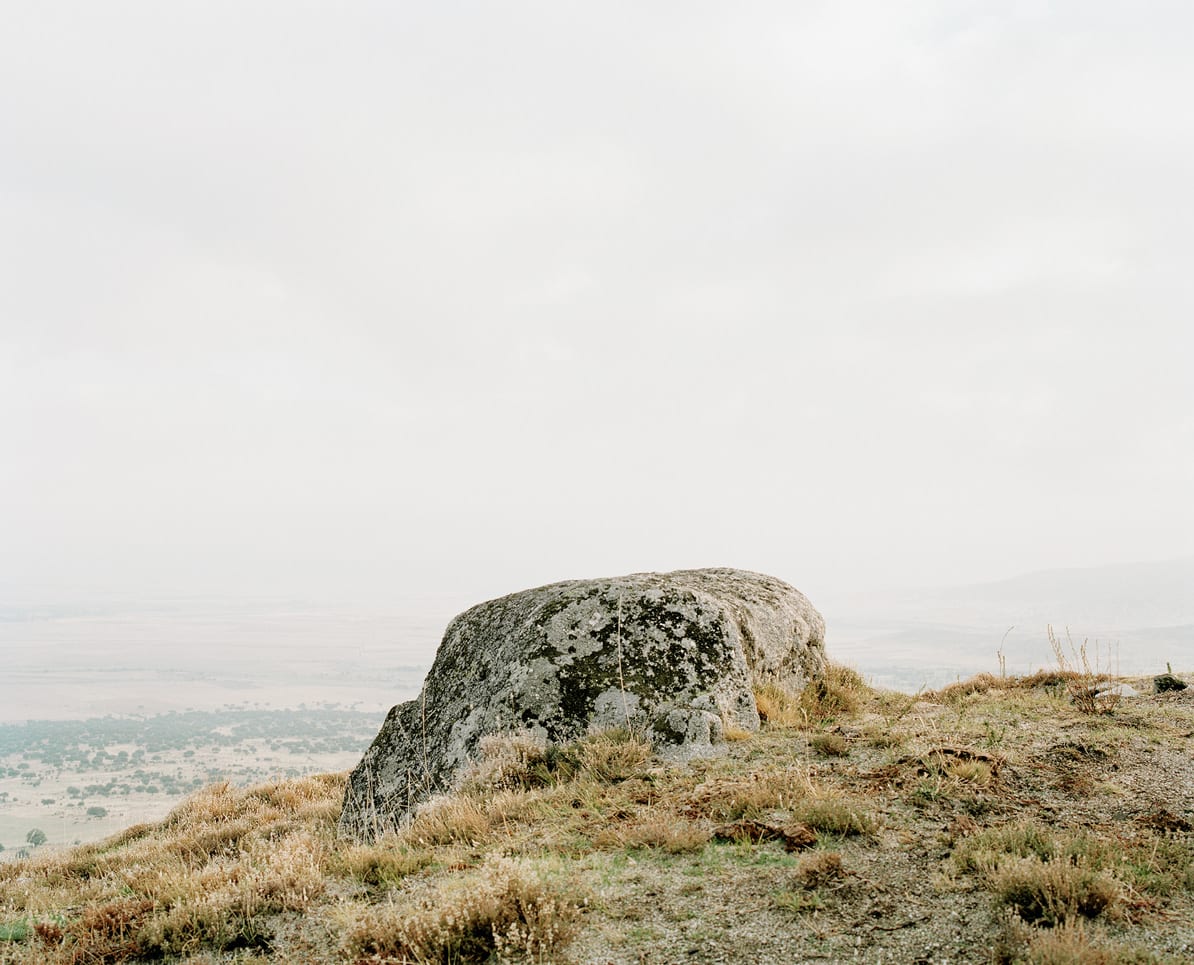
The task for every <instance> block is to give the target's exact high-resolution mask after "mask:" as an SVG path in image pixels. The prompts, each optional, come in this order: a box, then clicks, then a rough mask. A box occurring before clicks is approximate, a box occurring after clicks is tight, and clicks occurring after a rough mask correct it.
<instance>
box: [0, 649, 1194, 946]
mask: <svg viewBox="0 0 1194 965" xmlns="http://www.w3.org/2000/svg"><path fill="white" fill-rule="evenodd" d="M1148 683H1149V682H1148V681H1136V684H1137V686H1139V687H1140V688H1141V689H1144V687H1145V686H1146V685H1147V684H1148ZM1088 684H1089V680H1085V679H1083V678H1080V677H1076V676H1072V675H1071V676H1069V677H1067V676H1066V675H1065V674H1061V673H1056V672H1055V673H1047V674H1040V675H1037V676H1036V677H1034V678H997V677H993V676H989V675H985V676H981V677H978V678H975V679H974V680H971V681H968V682H966V683H964V684H961V685H955V686H952V687H950V688H947V689H945V690H943V691H939V692H936V693H930V694H922V695H920V697H919V698H916V697H908V696H905V695H902V694H896V693H892V692H882V691H875V690H871V689H869V688H867V687H866V686H865V685H864V684H863V683H862V681H861V680H860V679H859V678H858V677H857V675H855V674H853V673H852V672H850V671H845V670H841V669H835V670H834V673H833V677H832V679H831V681H830V683H829V684H828V685H827V686H825V687H821V688H818V689H817V690H816V691H815V692H814V691H813V690H812V689H810V690H809V691H807V692H806V693H805V695H803V697H802V698H801V699H800V700H799V701H796V700H793V699H791V698H788V697H786V696H785V695H783V694H781V693H778V692H774V691H767V692H762V693H760V694H758V701H759V705H760V709H761V710H762V711H763V712H764V713H765V715H766V717H767V723H766V724H765V726H764V728H763V729H762V730H761V731H760V732H759V733H757V734H748V733H733V734H732V736H733V737H735V738H736V739H735V740H734V741H732V742H731V743H730V744H729V745H728V748H727V751H726V753H724V754H723V755H721V756H719V757H716V758H713V759H708V760H697V761H693V762H691V763H689V764H686V765H666V764H663V763H661V762H660V761H658V760H657V759H655V758H654V757H652V755H651V754H650V750H649V748H647V747H645V746H644V745H643V744H642V743H641V742H640V741H638V740H637V739H635V738H634V737H633V736H632V735H627V734H624V733H622V734H619V733H607V734H602V735H594V736H592V737H590V738H587V739H585V740H584V741H581V742H580V743H579V744H576V745H573V746H571V747H568V748H562V749H554V750H551V751H545V750H544V749H542V748H539V747H536V746H535V745H533V744H531V743H529V742H527V741H526V740H524V739H520V738H518V737H516V736H507V737H505V738H502V739H498V740H492V741H490V742H489V743H488V744H487V749H486V755H487V756H486V759H485V761H484V762H483V763H482V764H481V765H480V766H478V767H477V768H476V769H475V770H474V772H473V773H472V775H471V777H470V779H469V781H468V783H467V784H466V786H465V787H464V788H462V790H461V791H460V792H459V793H458V794H457V795H455V796H454V797H451V798H444V799H440V800H439V801H437V802H434V803H433V804H432V805H429V806H427V807H425V808H424V809H423V811H422V812H421V813H420V814H419V816H418V817H417V818H416V819H415V821H414V822H413V823H412V824H411V825H409V826H408V827H407V828H405V829H404V830H403V831H402V832H401V833H399V834H397V835H389V836H387V837H384V838H382V839H381V840H379V841H377V842H375V843H371V844H359V843H352V842H347V841H343V840H338V839H337V838H336V837H335V830H334V829H335V822H336V818H337V815H338V812H339V807H340V802H341V795H342V792H343V787H344V777H343V775H324V776H320V777H315V778H308V779H302V780H292V781H285V782H281V783H274V784H268V785H263V786H259V787H255V788H251V789H248V790H237V789H234V788H232V787H231V786H229V785H226V784H222V785H215V786H211V787H208V788H206V789H205V790H203V791H200V792H199V793H197V794H196V795H194V796H193V797H191V798H190V799H188V800H187V802H186V803H184V804H183V805H182V806H180V807H179V808H178V809H177V810H175V811H174V812H173V813H172V814H171V815H170V816H169V817H168V818H167V819H166V820H165V821H163V822H161V823H159V824H153V825H139V826H136V827H133V828H129V829H128V830H126V831H124V832H123V833H121V834H119V835H117V836H115V837H113V838H111V839H108V840H107V841H105V842H102V843H99V844H95V845H88V846H83V847H80V848H76V849H74V850H72V851H69V852H63V853H56V854H45V855H40V856H38V855H35V856H34V857H32V858H30V859H29V860H26V861H23V862H14V863H10V864H7V865H3V866H0V962H5V963H34V962H37V963H42V962H48V963H67V962H71V963H83V962H107V963H117V962H132V961H141V960H153V959H157V960H162V959H164V960H166V961H185V962H190V963H192V965H200V963H214V962H222V961H244V962H287V963H301V962H355V963H367V962H368V963H380V962H410V961H414V962H459V963H466V962H483V961H490V960H492V961H522V960H533V961H539V962H573V963H577V965H581V963H592V965H604V963H632V962H633V963H638V962H646V963H678V962H726V963H730V962H733V963H758V962H773V963H781V962H801V961H822V962H824V961H828V962H846V961H864V962H947V961H948V962H951V963H956V962H1012V961H1023V962H1038V963H1045V962H1084V963H1103V962H1178V961H1189V960H1190V959H1191V957H1192V956H1194V925H1191V924H1190V922H1191V921H1194V832H1192V828H1194V688H1191V689H1187V690H1185V691H1180V692H1167V693H1161V694H1156V695H1153V694H1151V693H1150V694H1146V695H1143V696H1139V697H1128V698H1124V699H1122V700H1120V701H1118V703H1116V702H1115V701H1114V698H1112V699H1108V700H1101V701H1098V702H1097V703H1091V702H1089V701H1087V700H1086V696H1087V691H1086V690H1085V689H1084V688H1085V687H1086V686H1087V685H1088ZM1075 698H1076V699H1077V701H1078V702H1077V703H1076V702H1075ZM1084 704H1085V707H1084V706H1083V705H1084Z"/></svg>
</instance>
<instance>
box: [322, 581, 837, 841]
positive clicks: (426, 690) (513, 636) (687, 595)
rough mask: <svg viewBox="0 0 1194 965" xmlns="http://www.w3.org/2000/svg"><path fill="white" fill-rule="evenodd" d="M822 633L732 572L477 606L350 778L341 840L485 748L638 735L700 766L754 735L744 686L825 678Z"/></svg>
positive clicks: (777, 595) (794, 602) (416, 798)
mask: <svg viewBox="0 0 1194 965" xmlns="http://www.w3.org/2000/svg"><path fill="white" fill-rule="evenodd" d="M824 641H825V621H824V620H823V619H822V618H821V615H820V614H819V613H818V612H817V611H816V610H815V609H814V608H813V606H812V604H811V603H809V601H808V600H807V599H806V598H805V596H804V595H803V594H802V593H800V592H798V591H797V590H795V589H793V588H792V587H791V586H789V585H788V584H786V583H784V582H782V581H780V580H777V579H775V578H774V577H770V576H764V575H763V574H761V573H750V572H747V571H744V570H732V569H704V570H681V571H678V572H675V573H636V574H632V575H630V576H623V577H615V578H612V579H600V580H573V581H568V582H564V583H553V584H551V585H550V586H544V587H539V588H538V589H534V590H525V591H523V592H521V593H515V594H512V595H510V596H505V597H502V598H500V599H497V600H490V601H489V602H487V603H481V604H479V605H478V606H475V607H473V608H472V609H470V610H466V611H465V612H464V613H462V614H460V615H459V616H457V617H456V618H455V619H454V620H452V622H451V623H450V624H449V625H448V629H447V631H446V632H445V633H444V638H443V642H442V643H441V644H440V647H439V651H438V652H437V654H436V657H435V662H434V664H433V665H432V667H431V670H430V672H429V673H428V675H427V679H426V681H425V682H424V685H423V692H422V694H421V695H420V696H419V697H418V698H416V699H415V700H412V701H408V702H407V703H404V704H400V705H398V706H397V707H394V708H393V709H392V710H391V711H390V713H389V715H388V716H387V717H386V720H385V723H384V724H383V725H382V728H381V731H380V732H379V733H378V735H377V737H376V738H375V739H374V741H373V744H372V745H371V746H370V747H369V749H368V751H366V753H365V756H364V758H363V759H362V760H361V763H360V764H358V765H357V767H356V769H355V770H354V771H353V772H352V775H351V776H350V779H349V784H348V789H347V791H346V793H345V800H344V809H343V813H342V815H341V818H340V830H341V832H342V833H344V834H348V835H351V836H355V837H372V836H374V835H376V834H377V833H380V832H381V831H384V830H386V829H388V828H391V827H394V826H396V825H398V824H400V823H401V822H402V821H403V819H404V818H405V817H406V816H408V815H409V814H410V812H411V811H412V810H413V809H414V807H416V806H417V805H418V804H419V803H421V802H422V801H424V800H427V799H428V798H429V797H431V796H433V795H434V794H437V793H442V792H444V791H447V790H450V789H451V788H452V786H453V784H454V782H455V780H456V778H457V775H458V774H459V773H460V771H461V770H462V769H463V768H464V767H465V766H466V765H467V764H468V762H469V761H470V759H471V758H472V756H473V755H474V753H475V751H476V748H477V744H478V742H479V741H480V739H481V738H482V737H484V736H485V735H487V734H491V733H497V732H502V731H519V732H527V731H529V732H530V733H531V734H532V735H534V736H535V737H537V738H539V739H542V740H546V741H552V742H559V743H563V742H566V741H570V740H574V739H576V738H577V737H579V736H581V735H583V734H585V733H586V732H587V731H588V730H590V729H594V728H607V727H619V726H626V725H627V724H629V725H630V727H631V728H633V729H635V730H638V731H642V732H645V733H646V734H647V735H648V736H649V737H650V739H651V740H652V741H653V742H654V743H655V746H656V748H657V749H658V750H659V751H660V752H661V753H663V754H665V755H668V756H674V757H681V758H682V757H687V756H693V755H696V754H702V753H709V752H711V750H712V746H713V745H714V744H716V743H718V742H719V741H720V740H721V739H722V734H723V730H724V728H725V726H727V725H731V726H734V727H738V728H744V729H747V730H756V729H757V728H758V726H759V716H758V711H757V709H756V707H755V701H754V695H753V688H754V687H755V686H756V685H761V684H765V683H777V684H780V685H782V686H784V687H787V688H789V689H790V690H792V691H794V692H798V691H800V690H801V689H803V687H804V686H805V685H806V684H807V683H808V682H809V681H811V680H814V679H817V678H818V677H820V676H821V675H822V674H823V673H824V670H825V643H824Z"/></svg>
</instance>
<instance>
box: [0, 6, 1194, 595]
mask: <svg viewBox="0 0 1194 965" xmlns="http://www.w3.org/2000/svg"><path fill="white" fill-rule="evenodd" d="M3 21H4V23H3V29H2V30H0V264H2V266H3V268H2V281H0V412H2V413H3V415H2V416H0V507H2V508H0V544H2V549H0V596H4V597H9V598H22V597H26V596H33V595H36V596H39V597H46V596H50V597H54V596H61V597H63V598H66V597H69V596H72V595H75V594H78V593H80V592H89V593H90V592H98V591H102V592H113V593H118V594H121V595H123V596H131V597H136V596H138V595H140V594H146V595H150V594H158V593H166V592H186V593H233V594H237V595H248V596H252V595H258V594H287V595H295V596H310V597H322V598H328V599H349V598H354V597H357V596H361V597H365V596H368V597H372V598H380V599H385V598H386V597H388V596H391V595H392V596H393V597H394V598H398V597H402V596H407V595H418V594H420V593H447V594H451V595H463V596H465V597H467V596H468V595H470V594H496V593H502V592H507V591H512V590H515V589H519V588H522V587H525V586H530V585H535V584H538V583H544V582H549V581H552V580H556V579H563V578H568V577H577V576H599V575H613V574H616V573H621V572H628V571H632V570H644V569H670V568H675V567H687V566H702V565H732V566H741V567H746V568H751V569H759V570H764V571H768V572H771V573H774V574H775V575H777V576H780V577H782V578H784V579H787V580H789V581H790V582H792V583H794V584H795V585H797V586H798V587H800V588H801V589H803V590H805V591H806V592H808V593H809V595H810V596H812V597H813V599H814V602H815V601H816V595H817V593H819V592H825V593H828V592H839V591H844V590H847V589H849V588H852V587H857V586H870V585H889V584H896V585H900V584H932V583H955V582H968V581H978V580H985V579H993V578H998V577H1003V576H1010V575H1012V574H1015V573H1019V572H1024V571H1028V570H1033V569H1039V568H1046V567H1053V566H1073V565H1090V564H1098V563H1111V562H1120V561H1129V560H1140V559H1159V558H1169V557H1177V556H1183V555H1189V554H1191V553H1194V508H1192V495H1194V388H1192V385H1194V380H1192V379H1191V376H1190V371H1191V370H1192V369H1194V323H1192V319H1194V314H1192V309H1194V287H1192V283H1191V265H1192V264H1194V205H1192V202H1194V178H1192V176H1191V172H1192V171H1194V98H1192V97H1191V96H1190V91H1192V90H1194V59H1191V57H1190V50H1191V49H1192V47H1194V7H1192V6H1191V5H1190V4H1188V3H1163V2H1156V3H1148V4H1126V3H1119V2H1092V0H1075V2H1072V3H1043V2H1042V3H1014V2H1009V0H991V2H965V0H951V2H915V3H913V2H909V3H891V2H889V0H875V2H870V3H845V2H841V3H839V2H824V3H795V2H775V3H721V4H714V3H704V2H692V0H686V2H683V3H678V2H677V3H644V2H634V3H620V2H611V0H603V2H600V3H597V2H592V3H586V4H577V3H566V2H560V0H544V2H541V3H522V2H509V3H500V4H499V3H455V2H434V3H433V2H420V3H414V2H406V3H403V2H393V0H387V2H384V3H383V2H378V3H353V2H346V3H335V4H332V3H310V2H308V3H298V2H295V0H285V2H282V0H279V2H248V0H237V2H235V3H231V2H228V3H223V2H213V0H202V2H193V3H192V2H170V3H161V2H156V0H154V2H141V3H126V2H115V0H106V2H104V3H91V2H75V3H59V2H54V0H9V2H7V3H6V4H5V9H4V17H3Z"/></svg>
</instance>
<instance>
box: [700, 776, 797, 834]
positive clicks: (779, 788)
mask: <svg viewBox="0 0 1194 965" xmlns="http://www.w3.org/2000/svg"><path fill="white" fill-rule="evenodd" d="M813 790H814V787H813V784H812V780H811V778H810V777H809V772H808V770H807V769H803V768H794V769H787V770H782V771H761V772H756V773H754V774H750V775H747V776H745V777H733V778H725V779H722V778H714V779H711V780H709V781H706V782H704V783H702V784H699V785H697V787H695V788H693V790H692V792H691V793H690V795H689V800H688V808H687V810H688V812H689V813H690V814H692V815H693V816H697V817H704V818H709V819H711V820H714V821H719V822H721V821H736V820H738V819H740V818H750V819H754V818H760V817H764V816H766V815H767V814H768V813H769V812H771V811H777V810H785V809H791V808H793V807H795V806H796V805H797V804H798V802H800V801H803V800H804V798H806V797H807V796H808V795H809V794H810V793H812V792H813Z"/></svg>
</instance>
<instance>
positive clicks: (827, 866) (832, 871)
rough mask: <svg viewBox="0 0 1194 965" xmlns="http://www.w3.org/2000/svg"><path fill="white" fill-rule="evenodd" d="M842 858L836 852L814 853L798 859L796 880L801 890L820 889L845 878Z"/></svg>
mask: <svg viewBox="0 0 1194 965" xmlns="http://www.w3.org/2000/svg"><path fill="white" fill-rule="evenodd" d="M845 873H846V871H845V866H844V865H843V864H842V856H841V854H840V853H839V852H837V851H814V852H812V853H811V854H806V855H805V856H804V857H802V858H801V859H800V864H798V865H797V866H796V880H797V882H799V884H800V886H801V887H802V888H820V887H821V886H822V885H827V884H830V883H831V882H834V881H839V880H841V878H843V877H844V876H845Z"/></svg>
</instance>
